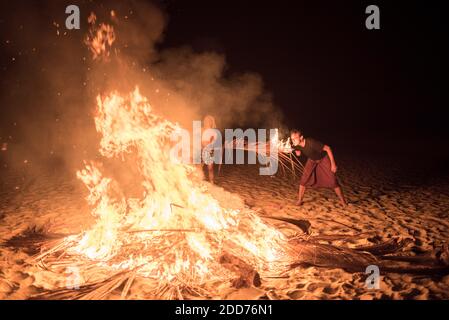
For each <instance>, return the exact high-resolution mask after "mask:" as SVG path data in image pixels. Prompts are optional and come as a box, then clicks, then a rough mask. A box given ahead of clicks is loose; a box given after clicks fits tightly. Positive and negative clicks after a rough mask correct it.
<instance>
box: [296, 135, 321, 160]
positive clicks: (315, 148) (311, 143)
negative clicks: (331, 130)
mask: <svg viewBox="0 0 449 320" xmlns="http://www.w3.org/2000/svg"><path fill="white" fill-rule="evenodd" d="M323 148H324V144H323V143H321V142H319V141H317V140H314V139H312V138H306V143H305V145H304V147H301V146H293V150H299V151H301V153H302V154H304V155H305V156H306V157H307V158H309V159H310V160H315V161H316V160H321V159H323V158H324V157H325V156H326V151H324V150H323Z"/></svg>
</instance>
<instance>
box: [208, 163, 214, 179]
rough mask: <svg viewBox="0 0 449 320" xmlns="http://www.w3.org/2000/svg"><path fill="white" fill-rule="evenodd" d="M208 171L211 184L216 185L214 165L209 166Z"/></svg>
mask: <svg viewBox="0 0 449 320" xmlns="http://www.w3.org/2000/svg"><path fill="white" fill-rule="evenodd" d="M207 169H208V171H209V182H210V183H214V165H213V164H209V165H208V166H207Z"/></svg>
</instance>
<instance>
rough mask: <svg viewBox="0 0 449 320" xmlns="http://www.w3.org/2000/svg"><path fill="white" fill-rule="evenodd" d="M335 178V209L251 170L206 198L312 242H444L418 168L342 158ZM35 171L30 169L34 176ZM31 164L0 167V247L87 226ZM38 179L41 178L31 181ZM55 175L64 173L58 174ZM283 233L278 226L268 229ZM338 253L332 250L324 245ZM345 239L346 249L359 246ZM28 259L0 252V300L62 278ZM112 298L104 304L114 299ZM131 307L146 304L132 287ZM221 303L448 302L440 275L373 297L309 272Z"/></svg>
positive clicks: (21, 253)
mask: <svg viewBox="0 0 449 320" xmlns="http://www.w3.org/2000/svg"><path fill="white" fill-rule="evenodd" d="M338 160H339V163H338V164H339V172H338V174H339V178H340V181H341V184H342V185H343V187H344V190H345V191H346V195H347V198H348V200H349V202H350V204H349V205H348V206H347V207H342V206H341V205H340V204H339V203H338V201H337V198H336V196H335V194H333V192H332V191H329V190H307V191H306V195H305V199H304V204H303V205H302V206H301V207H298V206H296V205H295V202H296V190H297V183H298V179H297V178H294V177H289V176H282V175H278V176H276V177H267V176H259V175H258V169H257V167H255V166H224V167H223V170H222V174H221V176H219V177H218V178H217V186H216V187H214V189H213V190H214V191H213V192H218V193H224V192H229V195H230V196H231V197H234V199H237V200H236V201H237V203H238V202H239V201H241V202H242V205H245V206H248V207H250V208H252V209H254V210H256V211H257V212H259V213H260V214H261V215H276V216H284V217H292V218H296V219H307V220H309V221H310V222H311V224H312V228H311V231H312V235H322V234H356V233H360V232H370V233H372V236H373V237H376V239H377V240H379V241H381V240H388V239H390V238H391V237H396V236H399V237H402V238H411V239H413V242H412V243H411V244H410V245H409V246H408V248H407V250H409V251H411V252H416V253H419V252H423V251H429V250H433V249H434V248H435V247H437V246H439V245H441V244H442V243H444V242H446V241H447V240H448V239H449V220H448V215H449V212H448V208H449V188H448V186H449V180H448V179H447V177H440V178H437V179H434V178H428V177H429V175H427V173H426V172H425V171H424V169H423V168H426V166H425V165H423V166H421V167H419V168H418V167H416V168H407V167H404V162H403V161H399V160H397V159H390V158H388V157H379V158H372V157H371V158H369V159H368V158H365V159H363V157H359V158H357V160H354V158H352V159H351V158H344V157H341V158H339V159H338ZM33 166H34V167H33ZM36 166H37V165H34V164H33V162H32V161H30V162H28V163H26V164H23V165H21V166H19V167H16V168H15V169H14V170H12V169H11V168H10V167H5V166H3V167H2V168H1V185H0V241H5V240H8V239H10V238H12V237H13V236H15V235H18V234H20V233H22V232H23V231H24V230H26V229H27V228H29V227H30V226H38V227H42V226H44V227H45V228H46V229H47V230H49V231H51V232H52V233H65V234H69V233H78V232H80V231H82V230H86V229H88V228H89V226H91V225H92V224H93V223H94V219H93V218H92V217H91V215H90V213H89V208H88V206H87V204H86V201H85V200H84V197H85V196H86V190H85V189H84V186H83V185H82V183H81V182H80V181H78V180H77V179H76V177H75V172H66V170H36ZM36 172H40V173H36ZM61 172H64V173H61ZM277 226H278V227H279V228H285V227H286V225H285V223H282V222H279V223H277ZM330 243H332V244H336V245H341V244H340V243H339V242H338V241H334V242H330ZM367 244H369V242H368V240H366V239H361V240H354V241H351V242H350V243H349V244H345V245H349V246H351V247H356V246H361V245H367ZM29 257H30V254H29V253H27V250H23V249H11V248H6V247H0V299H27V298H30V297H32V296H33V295H35V294H37V293H39V292H42V291H44V290H45V289H51V288H54V287H64V285H65V283H66V281H67V277H66V275H64V274H61V275H54V274H52V273H50V272H46V271H42V270H40V269H39V268H37V267H36V266H32V265H29V264H28V263H27V262H26V261H27V259H28V258H29ZM118 297H119V296H117V295H112V296H111V297H109V298H111V299H115V298H118ZM128 298H130V299H145V298H151V297H150V296H148V295H146V294H145V286H144V284H143V283H139V282H138V281H137V282H136V283H135V284H134V285H133V287H132V288H131V290H130V294H129V296H128ZM215 298H220V299H448V298H449V276H445V277H429V276H416V275H415V276H414V275H409V274H386V275H382V276H381V278H380V289H368V288H367V287H366V285H365V275H364V274H363V273H348V272H345V271H343V270H341V269H323V268H316V267H307V268H304V267H301V268H295V269H292V270H291V271H289V272H288V273H286V274H285V275H283V277H280V278H274V279H273V278H262V285H261V287H259V288H243V289H234V288H230V287H225V286H224V287H223V290H222V295H221V296H220V297H215Z"/></svg>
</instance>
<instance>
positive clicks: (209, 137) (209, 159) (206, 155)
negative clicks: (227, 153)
mask: <svg viewBox="0 0 449 320" xmlns="http://www.w3.org/2000/svg"><path fill="white" fill-rule="evenodd" d="M208 129H217V124H216V123H215V118H214V117H213V116H211V115H207V116H205V117H204V120H203V128H202V134H201V149H202V159H203V161H202V166H204V165H206V166H207V171H208V179H209V182H210V183H214V178H215V176H214V147H213V145H214V143H215V141H216V140H217V133H216V132H214V131H211V130H209V131H208V134H205V131H206V130H208Z"/></svg>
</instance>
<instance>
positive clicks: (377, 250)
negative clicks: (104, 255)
mask: <svg viewBox="0 0 449 320" xmlns="http://www.w3.org/2000/svg"><path fill="white" fill-rule="evenodd" d="M265 218H270V219H273V218H274V219H276V220H280V221H283V222H285V223H287V224H292V225H295V226H296V227H299V228H301V229H302V230H303V231H306V230H304V226H306V228H307V230H308V229H309V228H310V225H309V224H307V223H306V222H307V221H304V220H301V221H296V220H294V219H290V218H289V219H287V218H283V217H265ZM368 236H369V235H367V234H362V233H361V234H357V235H317V236H310V235H307V234H305V233H299V234H298V233H297V234H296V235H295V236H292V237H291V238H290V240H289V243H288V245H289V246H291V248H292V250H293V251H292V252H294V254H295V255H296V257H297V259H296V262H295V263H293V264H291V265H290V268H288V267H287V268H286V269H285V270H284V272H288V270H289V269H291V268H296V267H303V266H316V267H321V268H342V269H344V270H346V271H348V272H365V270H366V267H367V266H369V265H376V266H378V267H379V269H380V272H381V273H410V274H423V275H429V276H438V275H440V276H442V275H446V274H448V273H449V249H448V247H447V245H444V246H442V247H440V248H437V249H436V250H435V251H434V252H428V253H427V254H421V255H419V256H416V255H410V254H409V253H407V252H405V251H404V250H405V249H406V248H407V247H408V246H409V244H410V242H411V239H404V240H399V239H397V238H393V239H391V240H390V241H387V242H383V243H378V244H375V245H372V246H365V247H356V248H349V247H347V246H335V245H331V244H328V243H329V241H333V240H338V241H339V242H345V241H348V242H350V241H353V240H354V239H357V238H359V239H362V238H368ZM76 237H77V236H68V237H64V238H61V235H52V234H48V233H44V232H43V230H40V229H36V228H31V229H28V230H26V231H25V232H24V233H22V234H21V235H19V236H16V237H14V238H13V239H10V240H8V241H6V242H4V243H3V244H2V245H3V246H8V247H15V248H19V247H20V248H28V247H36V246H40V247H41V252H40V253H39V254H37V255H35V256H34V257H33V259H32V260H31V263H34V264H35V265H38V266H39V267H40V268H42V269H44V270H50V271H53V272H56V273H58V272H59V273H64V272H65V271H64V270H66V269H67V267H72V268H73V267H79V268H80V270H82V273H83V274H91V275H92V279H91V280H86V281H84V282H83V283H82V284H80V286H79V287H77V288H76V289H74V288H67V287H62V288H56V289H54V290H50V291H46V292H43V293H40V294H38V295H36V296H34V297H32V298H33V299H94V300H98V299H107V298H111V297H112V298H114V297H115V298H121V299H125V298H126V297H127V296H128V294H129V291H130V288H131V286H132V285H133V283H134V281H135V280H136V279H137V278H139V280H143V281H145V282H146V284H148V286H147V287H146V288H148V291H146V294H147V295H148V297H150V298H153V299H154V298H158V299H183V298H185V297H201V298H211V297H212V295H211V291H210V290H209V289H210V288H212V287H214V286H216V283H214V284H212V285H210V286H209V287H208V286H207V283H203V284H201V285H199V284H195V283H184V282H182V281H180V280H179V279H176V280H174V281H173V283H166V282H161V281H159V279H156V278H152V279H142V277H141V276H140V275H139V274H138V271H139V270H138V269H139V268H141V267H142V266H137V267H134V268H133V269H125V270H123V271H115V272H113V271H111V270H110V269H109V268H106V267H105V266H104V265H103V264H102V262H101V261H91V260H86V259H83V258H81V257H79V256H73V255H70V254H68V253H67V251H66V250H65V249H66V248H68V247H70V246H71V245H73V242H74V241H77V240H79V239H75V238H76ZM225 255H226V254H225ZM44 257H45V259H44ZM222 260H223V261H221V263H227V264H229V263H230V261H232V260H233V259H232V258H230V257H229V255H226V258H223V259H222ZM242 265H244V264H242V263H241V262H238V263H235V264H234V265H233V266H232V265H231V266H230V267H231V268H232V269H234V271H237V272H238V271H239V269H242ZM243 269H245V270H243V271H242V274H245V273H246V274H247V275H250V277H246V280H247V279H253V278H254V279H255V280H253V281H254V282H251V281H249V282H248V281H246V280H245V279H244V280H245V281H243V283H245V285H260V280H258V279H259V275H258V274H257V272H256V273H255V272H254V271H253V270H251V268H249V267H248V266H247V265H244V268H243ZM94 274H96V275H97V276H93V275H94ZM228 280H229V284H230V285H232V283H235V282H236V279H235V278H234V279H231V278H229V279H228ZM237 280H238V279H237ZM262 281H263V277H262ZM237 282H239V283H240V284H241V283H242V279H240V280H239V281H237Z"/></svg>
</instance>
